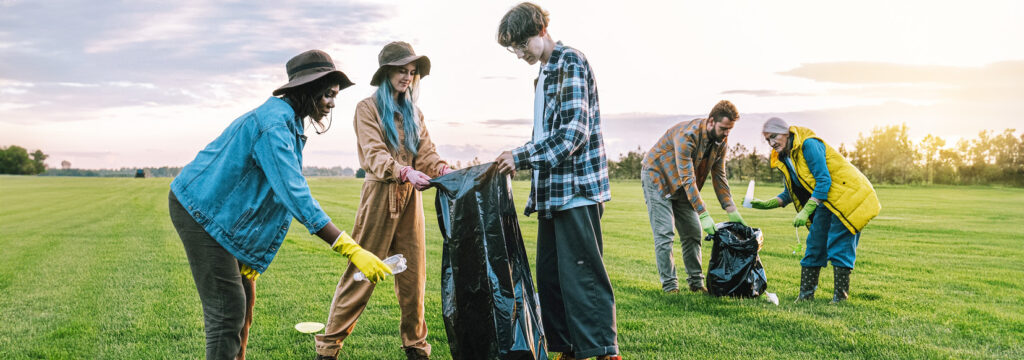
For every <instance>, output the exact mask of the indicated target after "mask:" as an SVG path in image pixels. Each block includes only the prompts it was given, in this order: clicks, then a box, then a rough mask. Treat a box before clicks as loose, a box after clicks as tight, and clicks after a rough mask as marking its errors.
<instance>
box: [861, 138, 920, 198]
mask: <svg viewBox="0 0 1024 360" xmlns="http://www.w3.org/2000/svg"><path fill="white" fill-rule="evenodd" d="M851 155H852V156H851V158H850V159H849V160H850V162H852V163H853V164H854V165H855V166H857V168H859V169H860V171H861V172H863V173H864V175H866V176H867V177H868V179H871V180H872V181H875V182H888V183H900V184H903V183H908V182H911V181H913V180H914V179H915V177H916V176H917V175H918V174H917V173H916V171H915V170H916V167H915V166H914V165H915V161H916V160H917V156H918V153H917V151H915V149H914V146H913V144H912V143H911V142H910V136H909V135H908V134H907V125H906V124H903V125H899V126H896V125H893V126H885V127H878V128H874V129H873V130H872V131H871V134H870V135H868V136H866V137H865V136H863V134H861V135H858V136H857V143H856V150H854V151H853V152H852V154H851Z"/></svg>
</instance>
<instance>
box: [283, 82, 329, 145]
mask: <svg viewBox="0 0 1024 360" xmlns="http://www.w3.org/2000/svg"><path fill="white" fill-rule="evenodd" d="M334 85H341V78H340V77H339V76H335V75H334V74H330V75H327V76H324V77H322V78H319V79H316V80H314V81H312V82H310V83H307V84H305V85H302V86H299V87H296V88H292V89H288V90H287V91H286V92H285V93H284V95H282V96H281V97H282V98H284V99H285V100H288V103H289V104H291V106H292V110H295V118H296V119H299V120H300V121H301V120H303V119H305V118H307V117H309V116H310V115H313V113H315V112H316V107H317V102H318V101H320V99H321V98H323V97H324V96H326V95H327V92H328V91H329V90H330V89H331V87H333V86H334ZM329 116H330V117H328V118H327V119H320V120H314V119H312V118H310V119H309V124H310V125H313V129H314V130H316V133H317V134H323V133H325V132H327V129H330V128H331V123H332V122H333V117H334V112H333V111H332V112H331V115H329ZM324 120H326V124H325V121H324Z"/></svg>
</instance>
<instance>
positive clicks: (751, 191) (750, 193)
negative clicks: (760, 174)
mask: <svg viewBox="0 0 1024 360" xmlns="http://www.w3.org/2000/svg"><path fill="white" fill-rule="evenodd" d="M753 200H754V179H750V184H749V185H747V195H746V196H744V197H743V207H745V208H748V209H749V208H750V207H751V206H752V205H751V204H750V202H751V201H753Z"/></svg>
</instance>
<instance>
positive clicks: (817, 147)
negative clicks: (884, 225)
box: [751, 117, 882, 302]
mask: <svg viewBox="0 0 1024 360" xmlns="http://www.w3.org/2000/svg"><path fill="white" fill-rule="evenodd" d="M762 133H763V135H764V138H765V140H767V141H768V144H769V145H771V147H772V154H771V160H770V163H771V166H772V167H773V168H776V169H779V171H782V174H783V177H784V178H785V182H784V183H785V185H786V190H785V191H783V192H782V193H781V194H779V195H778V196H776V197H775V198H773V199H769V200H767V201H761V200H754V201H753V202H751V205H752V206H753V207H754V208H755V209H763V210H767V209H774V208H777V207H784V206H786V205H787V204H789V203H790V202H792V203H793V207H794V208H796V210H797V214H796V218H794V219H793V226H794V227H796V226H808V227H809V228H810V232H809V233H808V234H807V250H806V251H805V252H804V258H803V259H802V260H800V266H801V267H802V270H801V273H800V294H799V296H798V297H797V299H796V301H798V302H799V301H803V300H813V299H814V290H815V289H817V287H818V273H819V271H820V270H821V268H822V267H823V266H827V265H828V262H829V261H831V262H832V269H833V272H834V274H835V287H834V292H833V295H832V302H840V301H843V300H846V298H847V297H849V290H850V271H852V270H853V263H854V261H856V260H857V242H858V241H859V240H860V233H861V230H863V229H864V226H865V225H867V224H868V221H871V219H872V218H874V217H875V216H876V215H878V211H879V210H881V208H882V206H881V205H880V204H879V202H878V196H876V195H875V189H874V187H872V186H871V182H870V181H868V178H867V177H865V176H864V174H862V173H861V172H860V170H857V168H856V167H855V166H853V164H850V162H849V161H847V160H846V158H844V157H843V156H842V155H841V154H839V152H838V151H836V150H835V149H833V148H832V147H831V146H828V145H827V144H825V142H824V141H822V140H821V139H820V138H818V137H817V136H815V135H814V132H813V131H811V129H808V128H805V127H801V126H789V125H787V124H786V122H785V121H783V120H782V119H779V118H774V117H773V118H771V119H768V121H766V122H765V123H764V128H763V130H762Z"/></svg>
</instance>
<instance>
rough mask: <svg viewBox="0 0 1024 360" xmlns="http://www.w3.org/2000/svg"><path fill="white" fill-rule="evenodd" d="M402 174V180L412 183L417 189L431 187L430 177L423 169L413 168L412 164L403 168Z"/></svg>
mask: <svg viewBox="0 0 1024 360" xmlns="http://www.w3.org/2000/svg"><path fill="white" fill-rule="evenodd" d="M400 175H401V176H400V178H401V179H402V181H408V182H410V183H412V186H413V187H415V188H416V190H420V191H423V190H426V189H427V188H429V187H430V177H429V176H427V174H424V173H423V172H421V171H418V170H416V169H413V168H412V167H411V166H406V167H404V168H402V171H401V174H400Z"/></svg>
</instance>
